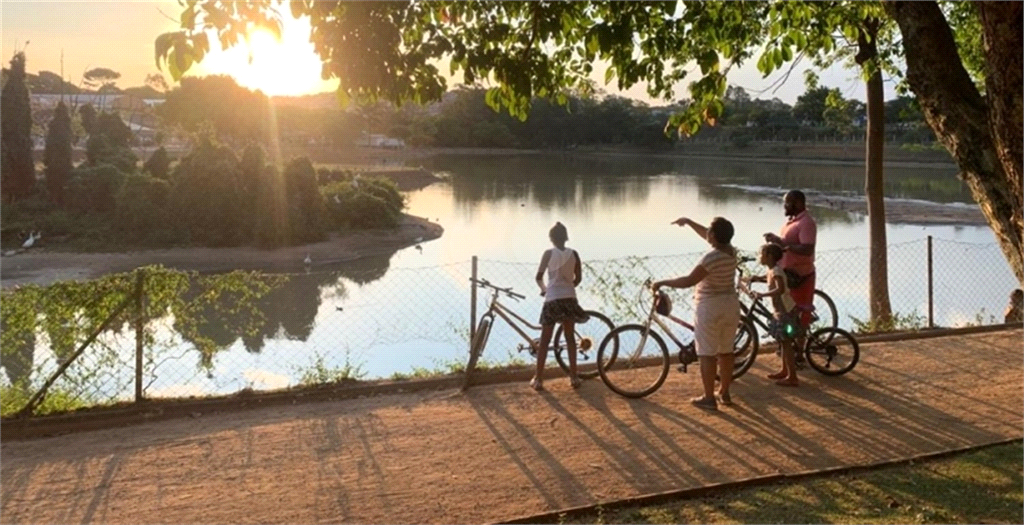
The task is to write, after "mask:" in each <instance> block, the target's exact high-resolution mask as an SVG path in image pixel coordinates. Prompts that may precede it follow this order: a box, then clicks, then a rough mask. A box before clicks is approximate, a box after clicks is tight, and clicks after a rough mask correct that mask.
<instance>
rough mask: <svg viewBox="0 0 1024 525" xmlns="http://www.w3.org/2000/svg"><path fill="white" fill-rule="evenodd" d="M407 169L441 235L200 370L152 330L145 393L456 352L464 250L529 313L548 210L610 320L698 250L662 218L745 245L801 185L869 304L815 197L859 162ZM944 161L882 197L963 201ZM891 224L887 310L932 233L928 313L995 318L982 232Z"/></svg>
mask: <svg viewBox="0 0 1024 525" xmlns="http://www.w3.org/2000/svg"><path fill="white" fill-rule="evenodd" d="M415 163H416V164H422V165H423V167H425V168H427V169H429V170H431V171H435V172H438V173H441V174H443V175H444V176H445V180H444V181H443V182H439V183H435V184H432V185H430V186H428V187H426V188H423V189H420V190H417V191H413V192H409V193H408V205H409V209H408V212H409V213H410V214H412V215H418V216H421V217H426V218H428V219H429V220H431V221H437V222H438V223H440V224H441V225H442V226H443V227H444V229H445V232H444V235H443V236H442V237H441V238H439V239H437V240H433V241H430V242H425V243H422V244H421V245H419V246H417V247H410V248H407V249H403V250H400V251H398V252H396V253H394V254H390V255H382V256H377V257H371V258H367V259H363V260H360V261H357V262H355V263H347V264H345V265H344V266H338V267H333V268H317V270H316V271H315V272H311V273H308V274H297V275H293V276H292V279H291V280H290V282H289V283H288V284H287V285H285V286H284V287H283V288H282V289H280V290H277V291H275V292H274V296H273V297H272V298H269V300H267V301H265V302H264V313H265V315H266V317H267V321H266V323H265V326H264V328H263V329H262V330H261V333H260V335H259V336H258V337H255V338H247V340H245V341H243V340H241V339H239V338H238V336H237V335H236V334H230V333H222V332H223V331H220V332H217V329H216V327H210V330H211V332H213V333H212V334H210V335H211V336H215V337H214V339H215V340H217V341H218V342H219V343H221V344H222V345H223V346H224V350H222V351H220V352H218V353H217V354H216V355H215V356H214V358H213V361H212V364H211V365H210V366H209V367H201V366H199V364H198V363H199V361H200V360H199V357H198V355H197V354H196V352H194V351H190V350H189V346H188V345H187V344H182V343H181V341H180V340H176V339H175V334H174V333H173V331H172V330H171V329H169V328H165V329H163V330H161V331H160V335H161V337H162V338H163V340H164V341H166V342H165V343H164V344H163V346H161V347H160V348H159V349H157V350H154V352H155V354H158V355H154V356H152V357H151V362H152V364H151V365H150V366H149V367H148V370H147V385H148V388H147V392H148V395H151V396H171V395H174V396H177V395H193V394H212V393H229V392H235V391H238V390H241V389H243V388H253V389H266V388H281V387H285V386H289V385H294V384H297V383H299V382H300V381H302V380H303V378H304V377H305V378H306V379H307V380H311V379H316V378H317V377H320V378H323V377H326V376H329V375H330V373H331V372H332V371H334V370H336V369H339V368H341V367H344V366H345V365H346V364H348V365H349V366H352V367H355V368H357V369H358V370H359V371H360V372H361V373H363V374H364V375H363V377H364V378H367V379H370V378H382V377H390V376H392V375H393V374H395V373H410V372H412V371H413V370H414V369H416V368H423V369H444V368H446V367H448V366H451V365H454V364H461V363H464V362H465V361H466V358H467V355H468V350H467V347H468V342H467V341H468V331H469V321H470V287H469V282H468V279H469V277H470V276H471V275H472V269H473V265H472V262H471V261H472V258H473V257H474V256H476V257H477V258H478V263H477V274H478V275H479V276H480V277H482V278H486V279H489V280H490V281H492V282H495V283H496V284H499V285H501V286H511V287H513V288H514V289H515V290H516V291H518V292H520V293H523V294H524V295H526V297H527V298H526V299H525V300H523V301H521V302H518V303H512V306H513V307H514V308H515V309H516V310H517V311H519V312H521V313H522V314H523V315H524V316H525V317H526V318H527V319H529V320H531V321H535V320H536V318H537V316H538V314H539V311H540V307H541V304H542V298H541V297H539V296H538V294H537V287H536V284H534V282H533V276H534V274H535V272H536V269H537V263H538V261H539V260H540V256H541V253H542V252H543V251H544V250H545V249H547V248H548V247H550V243H549V241H548V238H547V233H548V229H549V228H550V227H551V226H552V225H553V224H554V222H555V221H561V222H562V223H564V224H565V225H566V226H567V228H568V231H569V243H568V246H569V247H572V248H575V249H576V250H578V251H579V253H580V254H581V256H582V258H583V260H584V262H585V263H586V268H585V271H584V274H585V275H584V283H583V284H582V285H581V290H580V298H581V303H583V305H584V307H587V308H593V309H597V310H601V311H605V312H606V313H609V314H610V315H612V317H613V318H614V320H615V321H616V322H617V323H621V322H626V321H630V320H633V319H635V315H636V314H635V310H636V309H635V306H636V305H637V304H638V301H637V292H638V291H639V288H638V286H637V285H636V283H639V282H640V281H641V280H642V279H643V278H644V277H647V276H653V277H656V278H666V277H674V276H678V275H683V274H685V273H688V272H689V271H690V270H691V269H692V267H693V264H694V263H695V262H696V260H697V259H698V258H699V256H700V254H701V253H702V252H703V251H705V250H706V249H707V244H706V243H705V242H704V241H703V240H702V239H700V238H698V237H697V236H696V235H695V234H694V233H693V232H692V231H691V230H690V229H688V228H687V229H684V228H680V227H677V226H673V225H671V224H669V223H670V222H671V221H672V220H674V219H676V218H678V217H680V216H688V217H691V218H693V219H695V220H697V221H698V222H701V223H704V224H707V223H708V222H710V219H711V218H712V217H714V216H724V217H727V218H729V219H730V220H731V221H732V222H733V223H734V225H735V226H736V230H737V232H736V237H735V239H734V244H735V245H736V246H737V247H738V248H740V249H741V250H748V251H753V250H756V249H757V248H758V246H760V244H761V243H762V242H763V240H762V234H764V233H765V232H769V231H770V232H777V231H778V230H779V228H780V227H781V225H782V224H783V223H784V221H785V217H784V214H783V211H782V194H783V193H784V192H785V191H786V190H788V189H790V188H800V189H803V190H804V191H805V192H806V193H807V194H808V200H809V205H810V207H811V213H812V214H813V215H814V217H815V218H816V220H817V223H818V245H817V251H818V287H819V288H822V289H824V290H826V291H827V292H828V293H829V294H830V295H831V296H832V297H833V299H834V300H835V301H836V304H837V307H838V309H839V314H840V318H841V325H842V326H845V327H851V326H852V324H853V322H854V321H853V318H854V317H856V318H858V319H864V318H866V317H867V316H868V311H869V310H868V300H867V293H868V291H867V290H868V285H867V276H868V272H867V260H868V250H867V246H868V229H867V221H866V218H865V217H863V216H861V215H858V214H851V213H847V212H845V211H842V210H836V209H832V208H823V207H818V206H816V204H817V203H820V202H823V201H825V200H826V199H828V200H834V201H838V200H842V199H861V198H862V194H863V185H864V182H863V167H861V166H837V165H825V164H801V163H796V162H789V163H787V162H742V161H717V160H692V159H666V158H646V157H643V156H633V157H584V156H568V155H558V154H555V155H512V156H465V155H461V156H450V157H443V156H442V157H434V158H430V159H426V160H417V161H415ZM955 173H956V169H955V167H953V166H932V167H921V168H887V169H886V195H887V197H888V198H891V199H899V200H907V201H927V202H933V203H939V204H942V205H944V206H951V207H956V206H974V204H973V201H972V199H971V197H970V193H969V191H968V190H967V188H966V186H965V185H964V184H963V183H961V182H960V181H959V180H958V179H957V178H956V176H955ZM887 235H888V244H889V246H890V248H889V266H890V269H889V271H890V273H889V281H890V295H891V298H892V304H893V309H894V310H895V311H897V312H899V313H900V314H901V315H906V316H914V317H916V318H917V319H918V320H923V319H924V318H925V316H926V315H927V304H928V293H927V290H928V288H927V261H928V251H927V250H928V248H927V246H928V241H927V238H928V236H932V237H933V258H934V268H935V270H934V274H933V275H934V282H935V285H934V294H935V295H934V301H935V303H934V304H935V306H934V313H935V322H936V324H938V325H944V326H953V325H963V324H967V323H975V322H985V323H988V322H992V318H991V316H992V315H995V316H997V317H998V318H999V319H998V321H999V322H1001V312H1002V308H1003V307H1004V305H1005V304H1006V298H1007V296H1008V293H1009V291H1010V290H1011V289H1013V288H1015V287H1016V286H1017V282H1016V279H1015V278H1014V277H1013V274H1012V273H1011V272H1010V271H1009V268H1008V267H1007V265H1006V262H1005V260H1004V259H1003V256H1002V254H1001V252H1000V249H999V247H998V245H997V244H996V243H995V239H994V236H993V234H992V232H991V231H990V230H989V228H988V227H987V226H962V225H920V224H899V223H890V224H888V226H887ZM981 269H984V270H983V271H982V270H981ZM624 276H625V277H628V281H629V284H628V285H627V286H626V287H624V288H623V289H622V290H623V291H622V293H621V294H619V295H617V296H616V297H610V296H609V291H610V288H609V287H608V286H607V283H609V282H611V280H614V279H619V280H621V279H622V278H623V277H624ZM627 292H628V293H627ZM688 295H689V292H684V291H678V292H676V293H675V297H676V298H677V299H678V304H679V305H680V308H683V309H682V310H677V311H681V312H686V310H685V308H687V307H688V306H689V305H688V303H687V297H688ZM484 299H485V296H483V295H481V297H480V307H479V310H478V311H477V315H479V314H480V313H481V311H482V310H483V308H484V305H483V300H484ZM683 315H684V316H685V315H686V314H685V313H684V314H683ZM519 342H520V339H519V338H518V336H517V335H515V334H514V333H513V332H512V330H511V329H509V328H507V327H505V326H502V325H499V326H497V327H495V329H494V331H493V333H492V336H491V340H490V343H489V345H488V347H487V351H486V353H485V355H484V357H483V358H484V359H485V360H487V361H489V362H507V361H509V360H510V359H516V358H519V359H522V358H525V357H527V356H526V355H525V354H522V355H520V354H519V353H518V352H516V350H515V347H516V345H517V344H518V343H519ZM127 346H128V347H129V348H130V347H131V346H132V345H131V344H128V345H127ZM39 352H40V351H37V356H36V362H37V363H38V362H45V361H46V359H45V353H46V352H47V351H46V350H42V351H41V352H42V353H43V355H40V353H39ZM128 355H129V356H130V355H131V354H130V353H129V354H128ZM41 358H42V359H41ZM552 361H553V360H552ZM131 362H132V359H131V358H130V357H126V358H125V359H124V363H131ZM549 362H550V361H549ZM125 368H129V367H128V365H127V364H126V365H125ZM131 374H132V372H131V370H130V368H129V369H127V370H124V371H121V370H118V371H113V372H111V379H110V380H109V386H104V387H103V391H105V392H111V391H114V390H116V391H121V389H122V388H126V390H123V391H124V392H129V393H130V392H131V384H132V383H131V377H132V376H131ZM122 385H127V387H123V386H122Z"/></svg>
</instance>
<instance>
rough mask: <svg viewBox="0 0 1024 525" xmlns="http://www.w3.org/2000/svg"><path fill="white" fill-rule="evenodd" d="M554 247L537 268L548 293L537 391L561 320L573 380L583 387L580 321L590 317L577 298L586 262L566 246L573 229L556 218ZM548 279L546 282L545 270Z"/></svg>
mask: <svg viewBox="0 0 1024 525" xmlns="http://www.w3.org/2000/svg"><path fill="white" fill-rule="evenodd" d="M548 238H549V239H551V244H553V245H554V247H553V248H551V249H549V250H545V251H544V254H543V255H542V256H541V258H540V267H539V268H537V285H538V286H540V294H541V295H542V296H544V308H543V309H541V312H540V325H541V331H540V348H538V349H537V373H536V374H534V376H533V379H531V380H530V386H531V387H532V388H533V389H534V390H537V391H540V390H543V389H544V383H543V377H544V361H546V360H547V356H548V345H549V344H550V343H551V336H552V333H553V332H554V331H555V325H556V324H559V323H561V325H562V333H564V334H565V338H566V347H567V348H566V350H567V351H568V352H567V353H568V356H569V383H570V384H571V385H572V387H573V388H579V386H580V378H579V377H577V376H576V332H575V325H576V323H584V322H586V321H587V319H588V317H587V314H586V312H584V311H583V308H580V305H579V303H578V302H577V301H576V286H578V285H579V284H580V281H581V280H582V279H583V274H582V272H583V265H582V263H580V256H579V254H578V253H576V250H572V249H569V248H566V247H565V243H566V241H568V240H569V232H568V230H566V228H565V225H563V224H562V223H560V222H556V223H555V225H554V226H552V227H551V230H550V231H549V232H548ZM545 272H546V273H547V276H548V282H547V285H546V286H545V284H544V274H545Z"/></svg>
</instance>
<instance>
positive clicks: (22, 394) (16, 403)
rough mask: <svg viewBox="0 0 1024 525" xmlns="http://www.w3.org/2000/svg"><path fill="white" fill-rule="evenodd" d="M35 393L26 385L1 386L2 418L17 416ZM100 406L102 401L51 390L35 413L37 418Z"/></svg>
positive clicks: (0, 412)
mask: <svg viewBox="0 0 1024 525" xmlns="http://www.w3.org/2000/svg"><path fill="white" fill-rule="evenodd" d="M33 393H34V392H31V391H30V390H29V389H27V388H26V387H25V386H24V385H13V386H12V385H6V384H4V385H0V417H9V416H13V415H15V414H17V413H18V411H20V410H21V409H22V408H23V407H24V406H25V405H26V404H28V401H29V399H31V397H32V394H33ZM99 404H101V402H100V401H97V400H95V399H92V398H90V397H89V396H88V395H86V394H81V393H73V392H69V391H67V390H62V389H59V388H51V389H50V391H49V392H48V393H47V395H46V397H45V398H44V399H43V401H42V403H39V406H37V407H36V409H35V411H34V412H33V413H34V414H35V415H37V416H42V415H46V414H59V413H63V412H72V411H74V410H78V409H81V408H86V407H90V406H96V405H99Z"/></svg>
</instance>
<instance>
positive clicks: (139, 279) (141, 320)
mask: <svg viewBox="0 0 1024 525" xmlns="http://www.w3.org/2000/svg"><path fill="white" fill-rule="evenodd" d="M145 281H146V275H145V270H139V271H138V274H137V276H136V279H135V402H136V403H138V402H140V401H142V352H143V348H144V346H145V339H146V296H145Z"/></svg>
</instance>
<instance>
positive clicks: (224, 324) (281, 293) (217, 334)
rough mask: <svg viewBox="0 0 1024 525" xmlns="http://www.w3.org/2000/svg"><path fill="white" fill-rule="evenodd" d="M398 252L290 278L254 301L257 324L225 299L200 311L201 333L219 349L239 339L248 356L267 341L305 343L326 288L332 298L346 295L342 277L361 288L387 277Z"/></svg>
mask: <svg viewBox="0 0 1024 525" xmlns="http://www.w3.org/2000/svg"><path fill="white" fill-rule="evenodd" d="M394 254H395V251H391V252H389V253H386V254H380V255H374V256H371V257H364V258H360V259H357V260H355V261H349V262H346V263H345V264H344V265H343V266H340V267H338V268H336V269H332V270H330V271H323V272H315V273H309V274H295V275H290V276H289V279H288V281H287V282H286V283H284V284H283V285H281V286H279V287H277V288H275V289H273V290H271V291H270V292H269V293H267V295H265V296H263V297H262V298H260V299H259V300H258V301H257V302H256V308H257V309H258V311H259V312H260V314H262V316H263V319H257V320H253V319H251V318H250V317H249V316H248V315H247V314H245V313H244V312H238V311H236V310H234V309H232V308H231V307H230V306H231V305H230V304H229V302H230V299H229V298H226V299H224V300H221V301H220V302H219V303H217V304H215V305H209V306H207V307H204V308H202V309H201V311H200V312H199V316H200V318H201V319H202V321H201V322H200V323H199V324H198V326H197V333H198V334H199V336H201V337H205V338H208V339H209V340H211V341H213V342H214V344H215V345H216V347H217V349H218V350H222V349H225V348H228V347H230V346H231V345H232V344H234V343H235V341H237V340H239V339H241V340H242V343H243V344H244V345H245V349H246V350H247V351H248V352H250V353H259V352H260V351H262V350H263V348H264V346H265V345H266V342H267V340H268V339H277V338H285V339H289V340H293V341H306V340H307V339H309V336H310V334H312V333H313V328H314V327H315V321H316V316H317V313H318V312H319V310H320V305H321V298H322V296H323V293H322V291H323V290H324V289H327V288H329V289H331V291H330V293H329V295H332V296H336V297H345V295H346V294H347V291H346V289H345V284H344V283H343V282H342V278H346V279H349V280H351V281H353V282H355V283H357V284H359V285H363V284H367V283H370V282H373V281H376V280H378V279H380V278H381V277H383V276H384V274H385V273H387V270H388V267H389V266H390V260H391V257H392V256H393V255H394ZM198 293H199V292H197V291H192V292H190V294H191V296H190V297H186V300H194V299H195V298H196V295H197V294H198ZM254 321H255V322H254ZM182 337H183V338H184V339H185V341H187V342H189V343H192V344H196V343H197V342H196V341H195V340H193V339H190V338H189V337H187V336H185V335H184V334H183V335H182ZM197 346H198V345H197ZM212 357H213V356H212V355H210V356H202V357H201V361H200V365H201V366H202V367H203V368H206V369H209V368H211V367H212V366H213V360H212Z"/></svg>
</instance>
